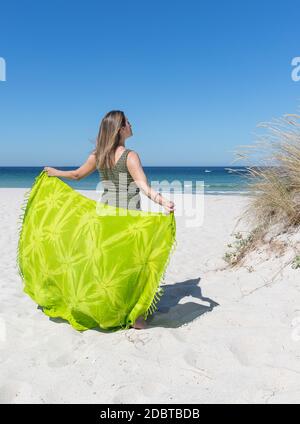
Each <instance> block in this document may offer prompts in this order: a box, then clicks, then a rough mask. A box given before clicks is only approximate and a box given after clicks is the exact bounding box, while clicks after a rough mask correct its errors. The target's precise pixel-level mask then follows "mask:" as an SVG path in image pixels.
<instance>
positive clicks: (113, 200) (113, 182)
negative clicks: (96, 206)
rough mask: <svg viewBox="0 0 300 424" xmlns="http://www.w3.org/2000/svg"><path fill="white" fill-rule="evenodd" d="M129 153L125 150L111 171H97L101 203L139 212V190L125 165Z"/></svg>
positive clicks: (128, 150)
mask: <svg viewBox="0 0 300 424" xmlns="http://www.w3.org/2000/svg"><path fill="white" fill-rule="evenodd" d="M130 151H131V149H125V150H124V151H123V153H122V154H121V156H120V158H119V159H118V161H117V162H116V163H115V165H114V166H113V167H112V168H111V169H108V168H107V169H98V171H99V174H100V178H101V181H102V185H103V189H104V191H103V193H102V195H101V202H103V203H105V204H109V205H111V206H116V207H121V208H126V209H135V210H141V197H140V189H139V187H138V186H137V185H136V183H135V182H134V179H133V178H132V176H131V174H130V172H129V171H128V168H127V164H126V160H127V155H128V153H129V152H130Z"/></svg>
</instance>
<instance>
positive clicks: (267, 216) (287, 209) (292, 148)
mask: <svg viewBox="0 0 300 424" xmlns="http://www.w3.org/2000/svg"><path fill="white" fill-rule="evenodd" d="M258 127H260V128H263V129H264V131H266V133H264V134H263V135H259V136H258V139H257V141H256V143H255V144H253V145H247V146H240V149H239V150H238V151H237V152H236V155H237V159H236V160H243V161H249V162H250V165H249V166H246V170H247V172H245V173H244V174H243V175H244V177H245V178H246V186H247V188H248V190H249V202H248V204H247V207H246V209H245V210H244V212H243V214H242V216H241V217H240V218H239V221H240V220H247V221H248V223H250V228H255V237H252V238H251V237H250V239H247V238H246V239H240V246H238V245H237V249H236V253H235V254H234V255H233V256H228V255H227V258H228V260H229V261H231V259H232V261H233V263H237V262H238V261H239V260H240V258H242V257H244V256H245V255H246V253H247V252H249V251H250V250H253V248H254V247H255V243H258V242H259V241H261V242H264V237H265V236H266V235H268V233H270V232H271V233H272V236H273V238H274V237H276V236H278V235H281V234H283V233H285V232H287V231H289V232H290V231H292V232H293V231H294V232H295V231H299V228H300V115H296V114H286V115H283V117H281V118H279V119H276V120H273V121H272V122H267V123H261V124H259V125H258ZM250 234H251V232H250ZM269 239H270V238H268V237H267V238H266V240H265V242H268V241H269ZM250 246H251V249H250ZM239 252H241V253H239ZM297 261H298V260H297ZM297 261H296V263H298V262H297Z"/></svg>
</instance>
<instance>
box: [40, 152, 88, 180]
mask: <svg viewBox="0 0 300 424" xmlns="http://www.w3.org/2000/svg"><path fill="white" fill-rule="evenodd" d="M44 170H45V171H46V172H47V174H48V176H49V177H63V178H68V179H69V180H81V179H82V178H85V177H87V176H88V175H89V174H91V173H92V172H94V171H95V170H96V156H95V155H94V154H93V153H92V154H91V155H89V157H88V159H87V161H86V162H85V163H84V164H83V165H81V166H80V167H79V168H77V169H74V170H71V171H61V170H59V169H56V168H51V167H50V166H45V167H44Z"/></svg>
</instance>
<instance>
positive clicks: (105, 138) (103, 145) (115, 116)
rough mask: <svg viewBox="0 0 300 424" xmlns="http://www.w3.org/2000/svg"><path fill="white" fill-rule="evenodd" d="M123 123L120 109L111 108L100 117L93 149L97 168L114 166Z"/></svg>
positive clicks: (122, 113)
mask: <svg viewBox="0 0 300 424" xmlns="http://www.w3.org/2000/svg"><path fill="white" fill-rule="evenodd" d="M125 125H126V118H125V114H124V112H123V111H121V110H111V111H110V112H108V113H107V114H106V115H105V116H104V118H103V119H102V121H101V124H100V128H99V132H98V136H97V141H96V148H95V150H94V154H95V156H96V164H97V168H98V169H99V168H101V169H104V168H109V169H111V168H112V167H113V166H114V158H115V151H116V148H117V147H118V145H119V143H120V137H121V136H120V129H121V127H124V126H125Z"/></svg>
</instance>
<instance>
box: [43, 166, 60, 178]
mask: <svg viewBox="0 0 300 424" xmlns="http://www.w3.org/2000/svg"><path fill="white" fill-rule="evenodd" d="M44 171H46V172H47V174H48V177H57V169H55V168H51V166H45V167H44Z"/></svg>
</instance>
